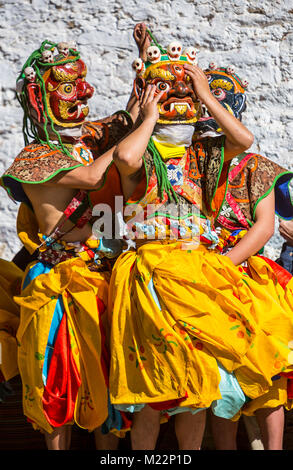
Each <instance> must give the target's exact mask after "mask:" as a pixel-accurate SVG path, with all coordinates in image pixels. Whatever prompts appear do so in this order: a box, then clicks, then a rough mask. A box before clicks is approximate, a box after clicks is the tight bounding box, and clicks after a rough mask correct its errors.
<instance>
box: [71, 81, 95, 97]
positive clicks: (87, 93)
mask: <svg viewBox="0 0 293 470" xmlns="http://www.w3.org/2000/svg"><path fill="white" fill-rule="evenodd" d="M76 90H77V97H78V99H83V98H91V97H92V96H93V94H94V91H95V90H94V88H93V87H92V86H91V85H90V84H89V83H88V82H85V81H82V80H78V82H77V84H76Z"/></svg>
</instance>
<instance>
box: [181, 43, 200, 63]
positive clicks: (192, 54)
mask: <svg viewBox="0 0 293 470" xmlns="http://www.w3.org/2000/svg"><path fill="white" fill-rule="evenodd" d="M197 52H198V51H197V50H196V49H195V47H192V46H190V47H187V48H186V49H185V50H184V54H185V56H186V57H187V59H188V62H190V63H191V64H194V65H196V64H197V60H196V54H197Z"/></svg>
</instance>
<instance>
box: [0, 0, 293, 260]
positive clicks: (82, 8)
mask: <svg viewBox="0 0 293 470" xmlns="http://www.w3.org/2000/svg"><path fill="white" fill-rule="evenodd" d="M141 21H144V22H146V23H147V24H148V25H149V26H150V28H151V30H152V31H153V32H154V33H155V35H156V37H157V39H158V40H159V42H160V43H161V44H162V45H167V44H168V42H170V41H171V40H172V39H180V40H181V41H182V42H183V43H184V45H188V44H190V45H196V46H197V47H198V48H199V49H200V56H199V65H200V66H201V67H202V68H205V67H206V66H207V65H208V64H209V62H210V61H214V62H216V63H217V64H218V65H222V66H226V65H229V64H233V65H234V67H235V69H236V73H238V74H239V75H240V77H241V78H244V79H247V80H248V81H249V84H250V86H249V89H248V93H247V97H248V109H247V111H246V114H245V116H244V122H245V124H246V125H247V126H248V127H249V129H250V130H251V131H252V132H253V133H254V135H255V143H254V145H253V148H252V150H253V151H256V152H258V153H261V154H262V155H265V156H267V157H268V158H271V159H272V160H274V161H276V162H278V163H280V164H281V165H283V166H285V167H286V168H290V169H292V170H293V152H292V149H293V144H292V138H293V1H292V0H282V1H281V0H274V1H273V2H271V0H230V1H228V0H223V1H220V0H214V1H210V0H198V1H197V0H195V1H192V0H181V1H179V0H150V1H148V0H145V1H143V2H142V1H138V0H116V1H108V0H99V1H92V0H85V1H83V0H74V1H73V0H72V1H71V0H63V1H62V0H50V1H44V0H21V1H19V0H18V1H14V0H5V1H3V2H0V54H1V64H0V91H1V94H0V114H1V121H0V173H2V172H3V170H4V169H5V168H6V167H8V166H9V164H10V163H11V162H12V160H13V158H14V157H15V156H16V155H17V153H18V152H19V151H20V150H21V148H22V147H23V138H22V133H21V126H22V110H21V108H20V107H19V105H18V103H17V100H16V99H15V97H14V85H15V78H16V76H17V74H18V72H19V70H20V68H21V66H22V64H23V63H24V61H25V60H26V58H27V57H28V56H29V54H30V53H31V52H33V50H35V49H36V48H37V47H39V45H40V43H41V42H42V41H43V40H45V39H48V40H51V41H56V42H59V41H62V40H66V39H68V40H69V39H75V40H76V41H77V43H78V46H79V50H80V51H81V53H82V56H83V58H84V59H85V61H86V62H87V65H88V80H89V82H90V83H92V84H93V85H94V86H95V88H96V93H95V95H94V97H93V98H92V100H91V114H90V117H92V118H96V117H103V116H105V115H108V114H110V113H112V112H114V111H115V110H117V109H121V108H124V107H125V104H126V102H127V98H128V96H129V93H130V91H131V87H132V80H133V73H132V71H131V62H132V60H133V59H134V58H135V57H136V47H135V44H134V41H133V39H132V30H133V27H134V25H135V24H136V23H137V22H141ZM16 213H17V205H15V204H14V203H13V202H11V201H10V200H9V199H8V197H7V196H6V193H5V192H4V190H2V189H0V217H1V219H0V220H1V224H0V256H2V257H4V258H5V259H11V257H12V256H13V254H14V253H15V252H16V251H17V250H18V248H19V247H20V245H19V241H18V239H17V236H16V234H15V218H16ZM276 233H277V228H276ZM281 242H282V240H281V239H280V238H279V237H278V235H275V236H274V237H273V239H272V241H271V242H270V243H269V245H268V250H269V251H268V254H271V255H272V256H274V255H276V254H277V253H278V250H279V248H280V244H281Z"/></svg>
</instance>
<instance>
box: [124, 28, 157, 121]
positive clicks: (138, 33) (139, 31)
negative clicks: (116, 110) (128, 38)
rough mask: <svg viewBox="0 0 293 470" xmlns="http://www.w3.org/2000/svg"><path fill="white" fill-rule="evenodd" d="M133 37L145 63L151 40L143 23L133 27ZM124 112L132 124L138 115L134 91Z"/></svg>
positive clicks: (137, 104)
mask: <svg viewBox="0 0 293 470" xmlns="http://www.w3.org/2000/svg"><path fill="white" fill-rule="evenodd" d="M133 37H134V40H135V42H136V45H137V48H138V53H139V57H140V58H141V59H142V60H143V61H144V62H145V61H146V60H147V55H146V51H147V48H148V47H149V46H150V45H151V39H150V37H149V34H148V32H147V27H146V25H145V24H144V23H138V24H136V25H135V27H134V30H133ZM126 111H128V112H129V114H130V115H131V117H132V120H133V122H135V121H136V119H137V118H138V115H139V101H138V99H137V97H136V95H135V93H134V90H133V91H132V93H131V95H130V98H129V100H128V103H127V106H126Z"/></svg>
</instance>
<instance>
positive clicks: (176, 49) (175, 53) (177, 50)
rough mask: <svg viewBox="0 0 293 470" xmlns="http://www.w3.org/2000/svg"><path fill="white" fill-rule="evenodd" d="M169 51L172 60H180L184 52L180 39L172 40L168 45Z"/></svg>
mask: <svg viewBox="0 0 293 470" xmlns="http://www.w3.org/2000/svg"><path fill="white" fill-rule="evenodd" d="M167 52H168V56H169V58H170V59H171V60H179V58H180V55H181V53H182V45H181V44H180V42H178V41H172V42H171V43H170V44H169V46H168V47H167Z"/></svg>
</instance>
